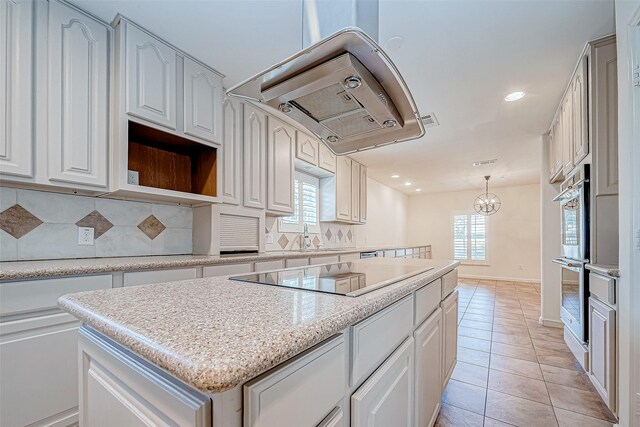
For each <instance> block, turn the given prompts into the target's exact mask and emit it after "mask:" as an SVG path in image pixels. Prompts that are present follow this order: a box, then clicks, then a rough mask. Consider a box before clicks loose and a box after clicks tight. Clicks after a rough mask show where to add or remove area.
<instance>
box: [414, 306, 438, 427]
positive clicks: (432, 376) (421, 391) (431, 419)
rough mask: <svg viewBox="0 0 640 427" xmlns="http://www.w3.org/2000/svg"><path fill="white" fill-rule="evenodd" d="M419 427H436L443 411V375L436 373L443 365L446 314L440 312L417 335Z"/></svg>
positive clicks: (416, 368)
mask: <svg viewBox="0 0 640 427" xmlns="http://www.w3.org/2000/svg"><path fill="white" fill-rule="evenodd" d="M414 338H415V346H416V349H415V350H416V355H415V381H416V386H415V396H414V405H415V407H414V409H415V411H414V414H415V415H414V417H415V426H416V427H426V426H432V425H433V424H434V423H435V420H436V417H437V416H438V410H439V409H440V396H441V395H442V389H441V387H442V371H441V370H440V369H433V367H434V366H441V364H442V310H441V309H440V308H438V309H437V310H436V311H435V312H434V313H433V314H432V315H431V316H430V317H429V318H428V319H427V320H425V321H424V323H423V324H422V326H420V327H418V329H416V331H415V332H414Z"/></svg>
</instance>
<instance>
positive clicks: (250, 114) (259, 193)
mask: <svg viewBox="0 0 640 427" xmlns="http://www.w3.org/2000/svg"><path fill="white" fill-rule="evenodd" d="M243 138H244V153H243V154H244V192H243V193H244V205H245V206H247V207H250V208H258V209H264V208H265V206H266V201H265V194H266V192H267V141H266V139H267V116H266V115H265V113H263V112H262V111H260V110H258V109H257V108H254V107H253V106H252V105H249V104H244V132H243Z"/></svg>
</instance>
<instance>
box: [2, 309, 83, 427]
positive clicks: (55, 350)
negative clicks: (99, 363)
mask: <svg viewBox="0 0 640 427" xmlns="http://www.w3.org/2000/svg"><path fill="white" fill-rule="evenodd" d="M79 325H80V322H78V321H77V320H76V319H75V318H74V317H73V316H71V315H69V314H66V313H58V314H53V315H49V316H41V317H35V318H29V319H20V320H15V321H10V322H3V323H1V324H0V326H1V329H0V372H2V381H0V425H2V426H26V425H72V424H74V423H75V422H77V421H78V348H77V335H78V327H79Z"/></svg>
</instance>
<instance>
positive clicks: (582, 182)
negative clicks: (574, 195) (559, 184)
mask: <svg viewBox="0 0 640 427" xmlns="http://www.w3.org/2000/svg"><path fill="white" fill-rule="evenodd" d="M585 182H589V180H588V179H581V180H580V181H578V182H576V183H575V184H572V185H570V186H568V187H567V188H566V189H565V190H564V191H562V192H561V193H560V194H558V195H557V196H556V197H554V198H553V201H554V202H558V201H560V200H562V199H564V198H565V197H564V196H565V195H566V194H567V193H568V192H570V191H571V190H574V189H579V188H582V186H583V185H584V183H585Z"/></svg>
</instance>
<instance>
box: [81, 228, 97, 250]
mask: <svg viewBox="0 0 640 427" xmlns="http://www.w3.org/2000/svg"><path fill="white" fill-rule="evenodd" d="M93 231H94V230H93V227H78V244H79V245H81V246H93Z"/></svg>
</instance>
